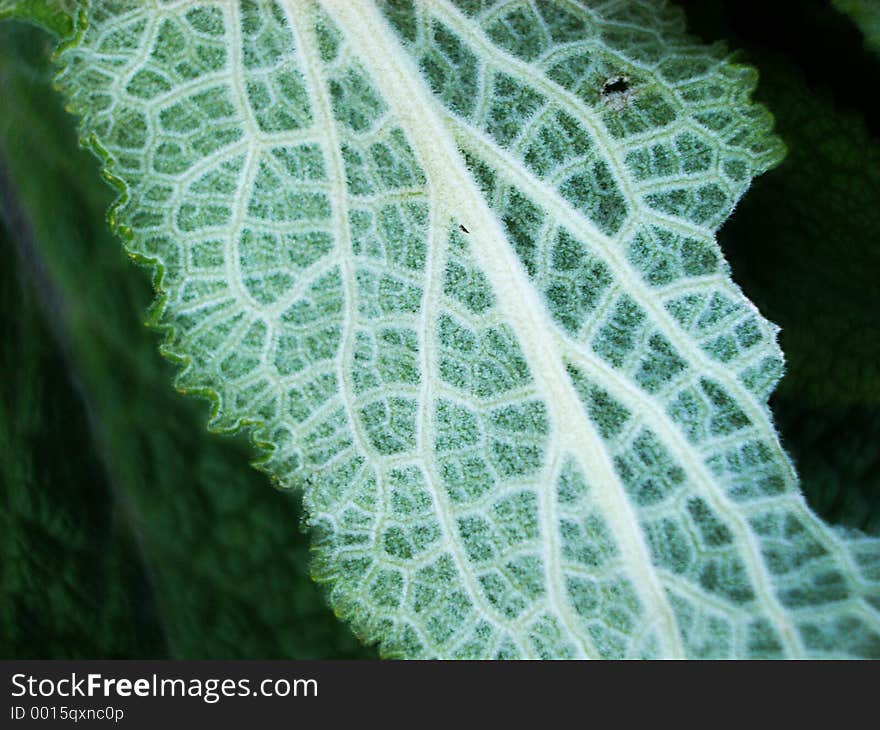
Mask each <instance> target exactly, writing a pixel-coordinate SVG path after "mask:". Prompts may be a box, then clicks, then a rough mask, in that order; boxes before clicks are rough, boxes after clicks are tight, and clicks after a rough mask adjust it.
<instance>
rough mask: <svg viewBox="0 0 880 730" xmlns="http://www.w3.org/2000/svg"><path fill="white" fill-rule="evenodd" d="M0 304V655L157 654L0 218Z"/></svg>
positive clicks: (145, 603) (152, 624) (80, 429)
mask: <svg viewBox="0 0 880 730" xmlns="http://www.w3.org/2000/svg"><path fill="white" fill-rule="evenodd" d="M2 35H3V36H5V35H6V34H5V33H4V34H2ZM0 176H2V169H0ZM0 187H2V185H0ZM4 202H7V201H4ZM4 207H5V206H4ZM4 212H5V211H4ZM0 308H2V312H3V317H2V318H0V342H2V343H3V347H2V348H0V372H2V373H3V377H2V378H0V505H2V506H0V555H2V559H0V596H2V600H0V656H2V657H3V658H12V657H27V658H32V659H37V658H46V659H66V658H84V657H103V658H119V657H130V656H140V657H154V656H162V655H164V652H165V642H164V637H163V635H162V629H161V626H160V624H159V621H158V617H157V616H156V609H155V605H154V604H153V600H152V595H151V591H150V586H149V581H148V578H147V576H146V574H145V572H144V566H143V564H142V562H141V560H140V557H139V554H138V546H137V541H136V538H135V536H134V534H132V533H131V532H130V531H129V530H128V529H127V525H126V516H125V514H124V507H123V506H122V505H120V504H119V502H118V501H117V500H116V499H115V498H114V495H113V493H112V491H111V489H110V485H109V484H108V482H107V478H106V474H105V472H104V468H103V465H102V464H101V463H100V460H99V459H98V457H97V456H96V455H95V452H94V445H93V444H92V443H91V442H90V440H89V423H88V418H87V415H86V413H85V412H84V409H83V406H82V404H81V401H80V395H79V393H77V392H76V389H75V388H74V385H73V383H72V382H71V379H70V375H69V372H68V370H67V363H66V362H65V361H64V359H63V358H62V357H61V355H60V353H59V350H58V347H57V344H56V342H55V341H54V339H53V338H52V336H51V334H50V332H49V330H48V327H47V325H46V323H45V321H44V318H43V314H42V312H41V311H40V309H39V307H38V305H37V302H36V298H35V296H34V293H33V291H32V289H31V286H30V282H29V281H27V280H26V279H25V277H24V276H22V272H21V271H20V266H19V256H17V255H16V252H15V250H14V248H13V240H12V238H11V231H10V229H9V228H8V227H7V217H6V216H5V215H4V216H3V217H2V218H0Z"/></svg>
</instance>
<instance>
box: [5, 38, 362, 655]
mask: <svg viewBox="0 0 880 730" xmlns="http://www.w3.org/2000/svg"><path fill="white" fill-rule="evenodd" d="M52 45H53V42H52V39H51V38H50V37H49V36H48V35H47V34H45V33H43V32H42V31H39V30H37V29H36V28H31V27H29V26H24V25H20V24H18V23H2V24H0V98H2V99H3V102H4V103H3V111H2V114H0V169H2V173H0V174H2V178H0V179H2V187H3V198H2V199H3V223H4V231H3V270H2V276H3V281H2V290H0V291H2V297H3V299H2V302H3V305H4V310H3V313H4V316H3V318H2V320H0V322H2V326H3V327H4V330H3V333H2V334H3V340H2V342H3V353H2V357H3V378H2V381H0V382H2V388H3V404H2V410H0V433H2V434H3V438H2V442H0V443H3V466H2V477H3V484H2V488H0V489H2V491H0V493H2V499H3V500H4V509H3V514H2V516H0V519H2V520H3V523H4V524H3V529H2V533H0V541H2V542H3V552H2V564H0V566H2V567H0V569H2V573H0V585H2V592H3V598H2V600H0V606H2V609H0V611H2V625H0V656H4V657H43V656H45V657H75V656H83V657H89V656H91V657H104V656H139V657H140V656H169V657H174V658H248V657H250V658H274V657H286V658H321V657H326V658H332V657H359V656H371V655H372V652H370V651H368V650H366V649H364V648H362V647H361V646H360V644H359V643H358V642H357V640H356V639H355V638H354V636H353V635H352V634H351V632H350V630H349V629H348V628H347V627H346V626H345V625H343V624H341V623H340V622H339V621H337V619H336V618H335V617H334V616H333V614H332V613H331V612H330V610H329V609H328V608H327V606H326V603H325V601H324V599H323V596H322V594H321V592H320V589H319V588H318V587H317V586H316V585H315V584H314V583H313V582H312V581H311V579H310V578H309V576H308V564H309V555H308V538H307V536H306V535H305V534H304V533H303V532H302V531H301V530H300V525H299V521H300V514H301V512H300V506H299V500H298V499H296V498H294V496H293V495H291V494H289V493H285V492H281V491H278V490H276V489H274V488H273V487H272V486H271V485H270V484H269V482H268V480H267V479H266V477H265V476H264V475H262V474H260V473H258V472H257V471H255V470H254V469H253V468H252V467H251V466H250V465H249V461H248V460H249V458H250V457H251V449H250V448H249V446H248V444H247V443H245V442H244V440H243V439H234V438H230V437H221V436H216V435H212V434H209V433H208V432H207V431H206V427H205V425H206V423H207V420H208V404H206V403H204V402H199V401H194V400H192V399H189V398H184V397H182V396H180V395H178V394H176V393H175V392H174V390H173V389H172V387H171V381H172V377H173V366H171V365H170V364H169V363H167V362H165V361H164V360H163V359H162V358H161V357H160V356H159V354H158V350H157V346H158V342H159V336H158V335H157V334H156V333H155V332H151V331H149V330H147V329H146V328H145V327H144V326H143V324H142V322H143V319H144V317H145V311H146V309H147V307H148V305H149V303H150V301H151V300H152V298H153V297H152V293H151V287H150V285H149V280H148V276H147V272H146V271H145V270H143V269H141V268H138V267H137V266H135V265H133V264H132V262H130V261H128V260H126V259H125V257H124V256H123V254H122V251H121V246H120V245H119V242H118V241H117V240H116V239H115V238H114V236H113V235H111V234H110V233H109V232H108V230H107V226H106V223H105V213H106V210H107V208H108V206H109V204H110V202H111V200H112V198H113V193H112V191H111V190H110V189H109V188H108V187H107V186H106V185H104V184H102V183H101V179H100V173H99V169H98V163H97V160H95V159H94V158H93V157H92V156H91V155H90V154H88V153H86V152H85V151H83V150H80V149H78V148H77V144H76V136H75V133H74V130H73V120H72V118H71V117H70V116H69V115H67V114H66V113H65V112H64V111H63V109H62V108H61V97H60V96H59V95H58V94H57V93H55V92H54V91H52V89H51V88H50V86H49V78H50V72H51V69H50V65H49V62H48V56H49V53H50V52H51V48H52ZM13 249H15V251H17V254H16V253H15V251H13ZM37 300H39V302H40V306H37V304H36V302H37Z"/></svg>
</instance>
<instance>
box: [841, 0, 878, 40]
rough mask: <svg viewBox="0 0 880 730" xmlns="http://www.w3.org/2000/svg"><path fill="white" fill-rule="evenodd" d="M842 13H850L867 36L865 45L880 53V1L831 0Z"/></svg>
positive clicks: (854, 21)
mask: <svg viewBox="0 0 880 730" xmlns="http://www.w3.org/2000/svg"><path fill="white" fill-rule="evenodd" d="M831 2H832V5H834V7H835V8H837V9H838V10H839V11H840V12H841V13H845V14H846V15H848V16H849V17H850V18H851V19H852V21H853V23H855V24H856V25H857V26H858V28H859V30H861V31H862V34H863V35H864V36H865V46H866V47H868V48H870V49H871V50H872V51H873V52H874V53H880V2H877V0H831Z"/></svg>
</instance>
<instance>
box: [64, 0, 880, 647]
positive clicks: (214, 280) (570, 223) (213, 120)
mask: <svg viewBox="0 0 880 730" xmlns="http://www.w3.org/2000/svg"><path fill="white" fill-rule="evenodd" d="M81 22H82V27H81V28H80V32H79V33H78V35H77V38H76V40H75V41H73V42H71V43H69V44H68V45H67V46H66V47H64V48H63V49H62V50H61V52H60V54H59V57H58V59H59V62H60V64H61V66H62V69H63V71H62V73H61V75H60V77H59V79H58V83H59V86H60V87H61V88H62V89H63V90H64V92H65V93H66V94H67V96H68V98H69V103H70V106H71V108H72V109H73V110H74V111H75V112H76V113H78V114H79V115H81V116H82V135H83V138H84V140H86V142H87V143H88V144H90V145H91V146H92V147H93V149H95V150H96V151H97V152H98V153H99V154H100V155H101V156H102V157H103V158H104V160H105V162H106V165H107V175H108V178H109V179H111V180H112V181H113V182H114V183H115V184H116V185H117V186H118V188H119V189H120V191H121V192H122V197H121V199H120V201H119V203H118V204H117V206H116V207H115V208H114V209H113V211H112V213H111V223H112V224H113V225H114V226H115V227H116V228H117V230H119V232H120V233H121V234H122V235H123V236H124V237H125V239H126V246H127V248H128V250H129V252H130V253H131V255H132V256H134V257H136V258H138V259H141V260H145V261H148V262H150V263H151V264H153V265H154V266H155V270H156V279H155V282H156V286H157V289H158V291H159V294H160V297H159V300H158V303H157V305H156V306H155V308H154V310H153V311H154V321H155V323H156V324H158V325H159V326H161V327H162V328H164V329H165V331H166V332H167V339H166V341H165V343H164V345H163V350H164V352H165V353H166V354H167V355H168V356H169V357H172V358H174V359H175V360H177V361H179V362H180V363H181V364H182V365H183V369H182V372H181V374H180V376H179V378H178V382H177V384H178V387H179V388H180V389H181V390H184V391H187V392H192V393H198V394H202V395H205V396H208V397H210V398H211V399H212V400H213V401H214V404H215V408H214V418H213V421H212V426H213V427H214V428H218V429H237V428H240V427H242V426H248V427H250V428H251V432H252V435H253V439H254V441H255V443H257V444H258V446H260V448H261V449H262V450H263V452H264V460H263V462H262V468H263V469H265V470H266V471H268V472H269V473H270V474H272V475H273V476H274V477H275V478H276V479H277V480H278V481H279V482H281V483H283V484H287V485H291V486H298V487H302V488H303V489H304V494H305V504H306V507H307V510H308V513H309V520H308V522H309V526H310V527H311V529H312V531H313V535H314V564H313V573H314V576H315V578H316V579H317V580H319V581H323V582H326V583H327V584H328V589H329V596H330V600H331V602H332V604H333V606H334V608H335V610H336V611H337V613H338V614H339V615H340V616H341V617H342V618H344V619H346V620H348V621H350V622H351V623H352V625H353V627H354V629H355V631H356V632H357V633H358V634H359V635H360V636H361V637H362V638H364V639H365V640H367V641H375V642H379V643H380V645H381V649H382V651H383V652H384V653H385V654H386V655H389V656H404V657H429V656H438V657H478V658H487V657H498V658H506V657H658V656H659V657H683V656H688V657H799V656H878V655H880V547H878V545H880V543H878V541H877V540H874V539H869V538H866V537H864V536H862V535H859V534H855V533H852V534H843V533H840V532H837V531H833V530H831V529H829V528H828V527H827V526H825V525H823V524H822V523H821V522H820V521H819V520H818V519H817V518H816V517H815V516H814V515H813V514H812V513H811V512H809V510H808V509H807V507H806V505H805V503H804V500H803V498H802V496H801V494H800V492H799V490H798V487H797V482H796V477H795V474H794V472H793V469H792V466H791V464H790V462H789V460H788V458H787V456H786V455H785V453H784V451H783V450H782V448H781V446H780V444H779V441H778V438H777V436H776V433H775V431H774V428H773V425H772V422H771V418H770V414H769V411H768V407H767V397H768V394H769V393H770V392H771V390H772V389H773V387H774V385H775V383H776V381H777V380H778V378H779V377H780V375H781V373H782V356H781V353H780V351H779V348H778V347H777V345H776V341H775V335H776V329H775V327H774V326H773V325H771V324H770V323H768V322H767V321H765V320H764V319H763V318H762V317H761V316H760V315H759V314H758V312H757V311H756V310H755V308H754V307H753V306H752V305H751V304H750V303H749V302H748V301H747V300H746V299H745V298H744V297H743V295H742V293H741V292H740V291H739V290H738V288H737V287H736V286H735V285H734V284H733V283H732V282H731V281H730V277H729V271H728V267H727V265H726V263H725V261H724V259H723V257H722V255H721V252H720V250H719V248H718V246H717V244H716V242H715V236H714V234H715V231H716V230H717V228H718V227H719V226H720V225H721V223H722V222H723V221H724V220H725V219H726V218H727V217H728V216H729V215H730V213H731V211H732V210H733V208H734V206H735V204H736V202H737V201H738V199H739V198H740V196H741V195H742V194H743V193H744V192H745V190H746V188H747V187H748V185H749V183H750V181H751V178H752V177H753V176H754V175H757V174H759V173H760V172H762V171H764V170H766V169H767V168H768V167H770V166H772V165H773V164H775V163H776V162H778V161H779V159H780V158H781V155H782V149H783V148H782V145H781V143H780V142H779V141H778V140H777V139H776V138H775V137H773V136H772V135H771V134H770V127H771V118H770V116H769V114H768V113H767V112H766V111H765V110H764V109H763V108H761V107H758V106H756V105H753V104H751V103H750V101H749V99H748V96H749V93H750V91H751V89H752V87H753V86H754V84H755V81H756V74H755V72H754V71H753V70H752V69H749V68H746V67H743V66H740V65H737V64H735V63H732V62H731V61H730V60H729V59H728V58H727V57H726V55H725V52H724V50H723V49H721V48H718V47H712V48H707V47H704V46H701V45H698V44H695V43H694V41H693V40H691V39H690V38H688V37H686V36H685V35H684V32H683V21H682V18H681V16H680V14H679V13H678V12H675V11H673V10H672V9H670V8H669V7H668V6H666V5H665V4H663V3H656V2H618V3H615V2H605V3H595V4H592V3H591V4H581V3H577V2H568V1H563V0H558V1H557V2H549V1H548V0H535V1H534V2H524V1H523V2H520V1H502V2H490V1H484V2H477V1H476V0H474V1H472V2H466V1H464V0H460V1H459V2H450V1H448V0H435V1H432V2H422V3H411V2H393V3H392V2H388V3H377V4H372V3H367V2H357V3H352V2H348V1H346V0H326V1H324V2H321V3H320V4H318V3H312V2H303V1H300V0H279V2H268V1H267V2H241V3H233V2H215V3H210V2H187V3H174V2H149V3H148V2H141V1H138V2H134V1H131V2H126V1H123V0H119V1H117V2H112V3H104V2H96V3H94V4H92V6H91V7H90V9H89V10H88V12H87V14H86V15H84V16H83V17H82V21H81ZM767 245H768V246H769V245H772V241H768V242H767ZM279 559H283V557H282V556H279Z"/></svg>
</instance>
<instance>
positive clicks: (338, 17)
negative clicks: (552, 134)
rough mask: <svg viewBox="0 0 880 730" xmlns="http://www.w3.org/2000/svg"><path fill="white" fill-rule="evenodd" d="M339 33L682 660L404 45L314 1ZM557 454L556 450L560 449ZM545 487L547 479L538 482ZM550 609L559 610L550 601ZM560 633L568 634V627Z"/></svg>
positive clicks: (519, 280)
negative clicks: (412, 157) (472, 265)
mask: <svg viewBox="0 0 880 730" xmlns="http://www.w3.org/2000/svg"><path fill="white" fill-rule="evenodd" d="M322 5H323V6H324V8H325V10H326V11H327V12H328V13H329V14H330V15H331V17H332V18H333V20H334V21H335V22H336V23H337V25H338V26H339V27H340V28H341V29H342V31H343V35H344V36H345V38H346V40H347V41H348V42H349V43H351V44H352V45H353V47H354V48H355V55H356V56H357V57H358V58H359V59H360V60H361V62H362V63H363V65H364V67H365V68H367V69H369V70H370V72H371V74H372V79H373V81H374V83H375V84H376V85H377V86H378V87H379V90H380V92H381V93H382V95H383V98H384V100H385V102H386V103H387V104H388V105H389V107H391V109H392V110H393V111H394V112H395V114H396V116H397V118H398V119H399V120H400V123H401V125H402V127H403V129H404V131H405V132H406V134H407V138H408V140H409V142H410V144H411V145H412V146H413V147H414V150H415V154H416V157H417V158H418V159H419V161H420V163H421V165H422V168H423V170H424V172H425V175H426V177H427V180H428V185H429V189H430V190H431V193H432V195H431V198H432V200H434V201H436V203H437V204H438V205H439V204H442V205H443V206H444V208H445V211H444V212H445V213H446V215H447V216H448V217H449V218H450V219H452V217H453V215H454V216H455V217H456V218H457V219H461V220H462V221H464V222H465V223H466V225H468V228H469V229H470V230H471V231H472V235H474V239H475V244H474V245H473V246H472V250H473V252H474V256H475V258H476V260H477V263H478V264H479V265H480V266H481V268H482V269H483V271H484V273H485V274H486V275H487V277H488V278H489V281H490V283H491V284H492V287H493V291H494V292H495V296H496V298H497V300H498V304H499V308H500V309H501V310H502V311H503V312H505V313H506V315H507V321H508V322H509V323H510V325H511V326H512V327H513V329H514V332H515V333H516V335H517V338H518V341H519V343H520V346H521V347H522V349H523V351H524V354H525V356H526V359H527V361H528V362H529V363H530V367H531V370H532V373H533V376H534V378H535V380H536V381H537V382H538V383H539V384H540V385H541V386H542V387H541V390H542V394H543V396H544V398H545V400H546V403H547V406H548V411H549V413H550V414H551V424H552V425H551V432H552V433H555V434H557V435H562V434H566V439H565V445H566V446H569V447H574V448H572V452H571V455H572V456H573V457H574V458H576V459H577V460H578V461H579V462H580V464H581V467H582V469H583V471H584V473H585V474H594V475H596V478H595V479H594V480H593V481H592V482H591V484H593V486H594V489H595V491H596V493H597V495H599V497H600V501H601V502H602V503H603V504H604V505H605V509H604V514H605V516H606V518H607V519H608V521H609V524H610V526H611V528H612V531H613V533H614V534H615V535H616V536H617V537H618V546H619V548H620V551H621V554H622V557H623V562H624V564H625V565H626V567H627V573H628V574H629V575H630V577H631V579H632V581H633V585H634V587H635V588H636V591H637V592H638V593H639V594H640V596H641V598H642V601H643V603H644V605H646V606H651V607H652V608H653V609H654V611H653V612H654V613H656V614H657V615H659V616H660V617H661V623H662V624H663V626H664V630H663V631H661V632H660V639H661V641H662V642H663V644H664V649H665V651H664V652H663V653H664V655H666V656H684V650H683V648H682V646H681V639H680V636H679V632H678V629H677V625H676V622H675V619H674V616H673V614H672V610H671V607H670V606H669V603H668V601H667V599H666V595H665V592H664V590H663V587H662V586H661V585H660V583H659V581H658V579H657V575H656V573H655V572H654V570H653V568H652V563H651V560H650V553H649V551H648V547H647V544H646V542H645V539H644V535H643V533H642V532H641V529H640V528H639V526H638V521H637V519H636V517H635V514H634V512H633V509H632V506H631V504H630V503H629V500H628V499H627V497H626V494H625V491H624V488H623V485H622V483H621V482H620V478H619V477H618V475H617V474H616V472H615V470H614V468H613V466H612V464H611V461H610V458H609V456H608V454H607V453H606V451H605V450H604V448H603V447H602V444H601V440H600V438H599V436H598V433H597V432H596V430H595V427H594V426H593V424H592V423H591V422H590V421H589V420H588V419H587V418H586V417H585V413H584V411H583V409H582V408H581V407H580V400H579V398H578V396H577V394H576V392H575V390H574V388H573V385H572V383H571V381H570V380H569V378H568V376H567V374H566V372H565V369H564V365H563V363H562V359H561V358H560V357H559V355H558V353H553V352H549V351H548V348H547V347H546V345H547V342H546V339H545V338H544V337H543V333H546V332H547V331H548V330H552V329H553V328H554V327H555V325H553V323H552V322H551V321H550V319H549V315H548V314H547V313H546V310H545V307H544V305H543V304H542V303H541V301H540V299H539V298H538V295H537V292H536V291H535V289H534V287H533V286H532V285H531V283H530V282H529V281H528V278H527V275H526V273H525V271H524V270H523V269H522V265H521V263H520V262H519V260H518V259H517V257H516V254H515V252H514V251H513V248H512V247H511V246H510V244H509V242H508V241H507V239H506V237H505V235H504V233H503V231H502V230H501V227H500V224H499V223H498V221H497V219H496V218H495V216H494V215H493V214H492V212H491V211H490V210H489V208H488V206H487V205H486V204H485V201H483V200H482V197H481V195H480V193H479V191H478V189H477V187H476V184H475V183H474V181H473V179H472V178H471V176H470V174H469V173H468V172H467V170H466V168H465V166H464V162H463V160H462V159H461V154H460V153H459V151H458V149H457V147H456V145H455V143H454V141H453V140H452V136H451V134H450V132H449V130H448V128H447V127H446V125H445V124H444V123H443V121H442V120H443V115H442V113H441V112H440V110H439V109H438V108H437V102H436V100H435V99H434V98H433V96H432V95H431V94H430V91H428V90H427V88H426V87H425V86H424V82H423V81H422V80H421V78H420V77H419V75H418V73H417V72H416V71H415V69H414V67H412V65H411V63H410V62H409V59H408V58H407V57H406V56H405V51H404V50H403V49H402V48H401V47H400V45H399V42H398V41H397V39H396V38H395V37H394V36H393V34H392V31H391V30H390V28H389V27H388V25H387V23H386V22H385V20H384V19H383V18H382V16H381V15H380V14H379V11H378V10H377V9H376V8H375V7H373V5H372V3H349V2H345V0H326V1H325V2H322ZM560 450H561V449H560ZM541 486H542V488H544V489H552V488H553V485H552V484H548V485H541ZM557 613H558V614H559V615H560V616H562V615H563V611H562V610H560V609H559V607H557ZM570 630H574V629H571V628H570Z"/></svg>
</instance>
